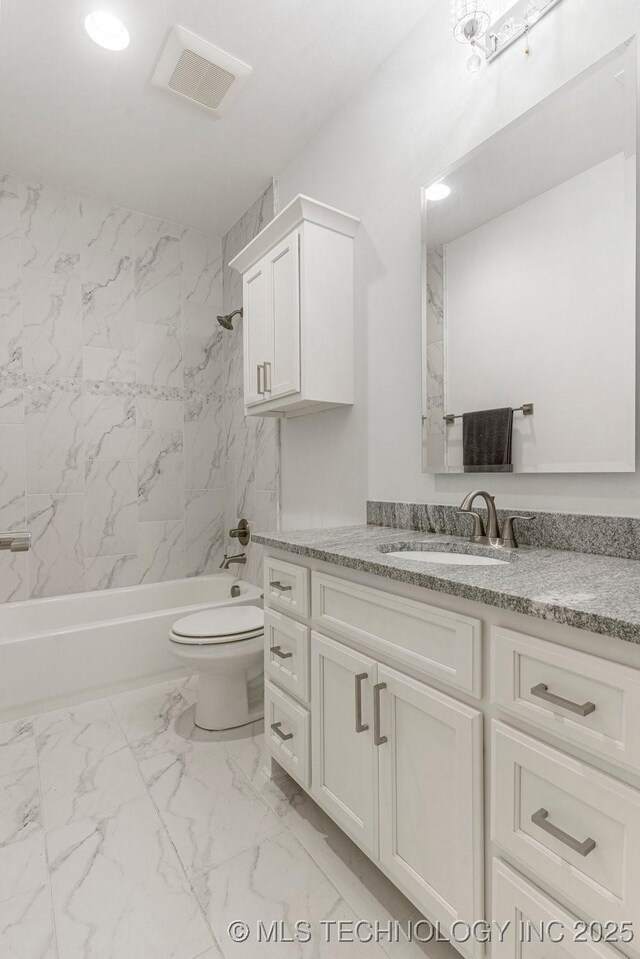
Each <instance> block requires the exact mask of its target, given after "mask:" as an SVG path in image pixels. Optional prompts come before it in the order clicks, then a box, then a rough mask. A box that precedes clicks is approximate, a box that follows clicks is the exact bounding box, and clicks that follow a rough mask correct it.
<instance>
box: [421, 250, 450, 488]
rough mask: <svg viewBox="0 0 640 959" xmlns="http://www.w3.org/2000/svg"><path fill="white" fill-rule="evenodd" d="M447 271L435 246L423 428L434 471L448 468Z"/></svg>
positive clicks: (429, 265) (429, 278) (430, 276)
mask: <svg viewBox="0 0 640 959" xmlns="http://www.w3.org/2000/svg"><path fill="white" fill-rule="evenodd" d="M444 270H445V256H444V247H443V246H438V247H434V249H432V250H429V252H428V254H427V346H426V350H427V357H426V359H427V362H426V377H427V382H426V397H427V409H426V411H425V419H424V421H423V425H422V442H423V461H424V462H425V463H426V465H427V466H428V467H429V470H430V471H431V472H439V471H441V470H443V469H444V467H445V445H446V436H445V424H444V309H445V299H444Z"/></svg>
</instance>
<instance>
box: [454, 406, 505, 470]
mask: <svg viewBox="0 0 640 959" xmlns="http://www.w3.org/2000/svg"><path fill="white" fill-rule="evenodd" d="M512 431H513V410H512V409H511V407H510V406H505V407H503V408H502V409H499V410H475V411H474V412H473V413H463V415H462V449H463V453H462V457H463V458H462V462H463V465H464V471H465V473H513V464H512V462H511V434H512Z"/></svg>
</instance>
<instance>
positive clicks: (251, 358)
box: [230, 196, 359, 417]
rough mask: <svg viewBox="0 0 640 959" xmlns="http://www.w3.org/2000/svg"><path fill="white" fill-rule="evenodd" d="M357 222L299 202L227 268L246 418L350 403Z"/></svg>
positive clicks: (305, 201)
mask: <svg viewBox="0 0 640 959" xmlns="http://www.w3.org/2000/svg"><path fill="white" fill-rule="evenodd" d="M358 223H359V220H358V219H357V218H356V217H353V216H350V215H349V214H347V213H343V212H341V211H340V210H335V209H333V208H332V207H328V206H326V205H325V204H323V203H318V202H316V201H315V200H311V199H310V198H309V197H304V196H298V197H296V199H295V200H293V201H292V202H291V203H290V204H289V205H288V206H287V207H285V209H284V210H283V211H282V213H280V214H279V215H278V216H276V217H275V218H274V219H273V220H272V221H271V222H270V223H269V224H268V225H267V226H266V227H265V228H264V230H262V232H261V233H259V234H258V236H257V237H255V238H254V239H253V240H252V241H251V242H250V243H249V244H248V245H247V246H246V247H245V248H244V250H242V251H241V252H240V253H239V254H238V255H237V256H236V257H235V258H234V259H233V260H232V261H231V264H230V265H231V266H232V267H234V268H235V269H237V270H239V271H240V272H241V273H242V275H243V304H244V319H243V339H244V386H245V388H244V395H245V412H246V414H247V415H258V416H285V417H289V416H301V415H303V414H304V413H311V412H317V411H319V410H323V409H331V408H333V407H337V406H349V405H351V404H352V403H353V236H354V234H355V231H356V229H357V226H358Z"/></svg>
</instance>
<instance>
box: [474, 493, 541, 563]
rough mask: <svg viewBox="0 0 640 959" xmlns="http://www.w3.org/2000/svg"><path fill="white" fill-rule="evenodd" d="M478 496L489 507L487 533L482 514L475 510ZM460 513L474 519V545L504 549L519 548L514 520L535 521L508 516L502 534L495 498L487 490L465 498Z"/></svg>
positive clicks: (527, 517) (531, 517)
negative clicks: (474, 506)
mask: <svg viewBox="0 0 640 959" xmlns="http://www.w3.org/2000/svg"><path fill="white" fill-rule="evenodd" d="M478 496H481V497H482V498H483V500H484V501H485V503H486V506H487V513H488V515H489V523H488V528H487V530H486V532H485V528H484V523H483V521H482V517H481V516H480V513H477V512H476V511H475V510H474V509H473V504H474V502H475V500H476V499H477V498H478ZM458 512H459V513H465V514H466V515H467V516H472V517H473V531H472V533H471V536H470V541H471V542H472V543H480V544H482V545H484V546H499V547H503V548H504V549H517V548H518V542H517V540H516V535H515V532H514V529H513V522H514V520H516V519H521V520H532V519H534V517H533V516H508V517H507V519H506V520H505V524H504V531H503V533H502V534H501V533H500V526H499V524H498V513H497V510H496V501H495V497H494V496H492V495H491V493H487V492H486V490H482V489H477V490H474V491H473V492H472V493H469V494H468V496H465V498H464V499H463V501H462V503H461V504H460V508H459V510H458Z"/></svg>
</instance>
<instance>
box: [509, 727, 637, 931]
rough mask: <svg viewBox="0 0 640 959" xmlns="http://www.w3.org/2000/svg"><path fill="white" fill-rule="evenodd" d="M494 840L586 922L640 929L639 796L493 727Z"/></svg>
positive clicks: (513, 732) (557, 754) (550, 750)
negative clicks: (567, 902)
mask: <svg viewBox="0 0 640 959" xmlns="http://www.w3.org/2000/svg"><path fill="white" fill-rule="evenodd" d="M491 761H492V775H491V796H492V800H491V836H492V839H493V840H494V841H495V842H496V843H498V844H499V845H500V846H502V848H503V849H505V850H506V851H507V852H508V853H510V854H511V855H512V856H514V857H515V858H517V859H519V860H520V861H521V862H523V863H524V864H525V865H526V866H528V867H529V868H530V869H531V870H532V871H533V872H535V873H536V875H538V876H539V877H540V878H541V879H542V880H544V881H545V882H547V883H549V885H551V886H552V887H553V888H554V889H557V890H558V892H559V893H560V894H561V895H562V896H563V897H566V898H568V899H569V901H570V902H571V903H573V904H574V905H575V906H576V907H577V908H578V909H579V910H580V911H582V912H583V913H584V914H585V915H586V916H588V917H589V918H590V919H593V920H598V921H601V922H633V923H634V925H635V926H636V928H638V924H639V923H640V792H638V791H637V790H636V789H633V788H632V787H630V786H627V785H625V784H624V783H621V782H619V781H618V780H617V779H613V777H611V776H606V775H604V773H601V772H599V771H598V770H596V769H593V768H592V767H591V766H588V765H587V764H586V763H583V762H580V761H579V760H577V759H573V758H572V757H570V756H567V755H566V754H565V753H562V752H560V751H559V750H557V749H553V748H551V747H550V746H547V745H545V744H544V743H541V742H539V741H538V740H536V739H533V738H531V737H530V736H526V735H524V734H523V733H521V732H518V731H517V730H515V729H512V728H511V727H509V726H506V725H505V724H504V723H500V722H496V721H494V722H493V723H492V760H491Z"/></svg>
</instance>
